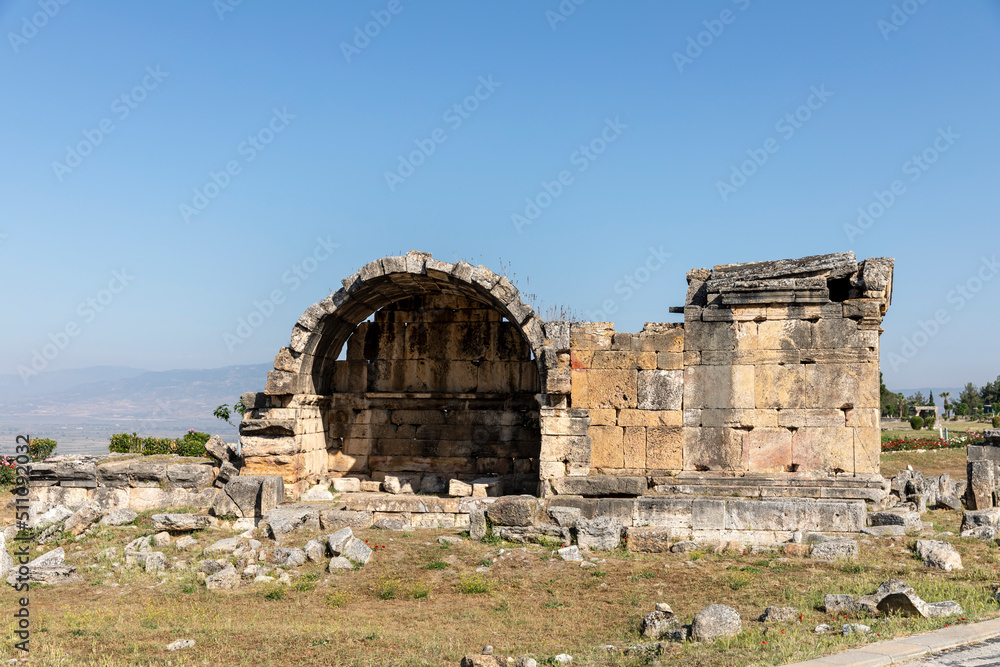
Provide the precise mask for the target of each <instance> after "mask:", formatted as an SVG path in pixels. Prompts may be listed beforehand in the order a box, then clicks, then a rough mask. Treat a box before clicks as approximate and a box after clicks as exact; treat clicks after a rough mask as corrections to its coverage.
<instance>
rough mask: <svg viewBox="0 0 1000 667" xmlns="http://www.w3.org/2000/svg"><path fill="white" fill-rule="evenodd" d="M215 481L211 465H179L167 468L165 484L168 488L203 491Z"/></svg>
mask: <svg viewBox="0 0 1000 667" xmlns="http://www.w3.org/2000/svg"><path fill="white" fill-rule="evenodd" d="M214 481H215V469H214V467H213V466H212V464H211V463H181V464H176V465H172V466H167V482H168V483H169V484H170V486H173V487H179V488H185V489H204V488H206V487H209V486H212V482H214Z"/></svg>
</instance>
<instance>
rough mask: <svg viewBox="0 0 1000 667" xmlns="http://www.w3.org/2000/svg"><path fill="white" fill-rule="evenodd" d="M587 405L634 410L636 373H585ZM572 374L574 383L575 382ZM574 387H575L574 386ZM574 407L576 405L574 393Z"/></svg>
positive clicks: (628, 371) (633, 371)
mask: <svg viewBox="0 0 1000 667" xmlns="http://www.w3.org/2000/svg"><path fill="white" fill-rule="evenodd" d="M586 373H587V379H586V387H587V389H586V396H587V398H586V401H587V405H583V406H579V407H592V408H619V409H620V408H634V407H636V405H637V393H638V388H637V371H635V370H590V371H586ZM576 375H577V373H574V382H576ZM574 386H575V385H574ZM573 404H574V405H576V400H575V391H574V402H573Z"/></svg>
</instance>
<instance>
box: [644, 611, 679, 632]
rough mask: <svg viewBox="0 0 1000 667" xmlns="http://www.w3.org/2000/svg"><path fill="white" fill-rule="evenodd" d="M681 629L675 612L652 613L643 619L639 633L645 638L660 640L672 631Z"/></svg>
mask: <svg viewBox="0 0 1000 667" xmlns="http://www.w3.org/2000/svg"><path fill="white" fill-rule="evenodd" d="M679 627H680V621H679V620H677V616H676V615H675V614H674V612H673V611H651V612H649V613H648V614H646V615H645V616H643V617H642V625H641V626H640V628H639V632H640V634H641V635H642V636H643V637H649V638H650V639H660V638H661V637H663V636H664V635H665V634H667V632H668V631H670V630H675V629H677V628H679Z"/></svg>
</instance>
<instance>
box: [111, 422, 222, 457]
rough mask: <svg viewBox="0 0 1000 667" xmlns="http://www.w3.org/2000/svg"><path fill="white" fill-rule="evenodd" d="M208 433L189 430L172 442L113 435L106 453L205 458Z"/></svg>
mask: <svg viewBox="0 0 1000 667" xmlns="http://www.w3.org/2000/svg"><path fill="white" fill-rule="evenodd" d="M210 437H211V436H209V434H208V433H202V432H200V431H195V430H194V429H191V430H190V431H188V432H187V433H185V434H184V435H183V436H182V437H180V438H177V439H176V440H172V439H170V438H140V437H139V435H138V434H137V433H115V434H114V435H112V436H111V441H110V443H109V444H108V451H110V452H115V453H118V454H142V455H143V456H154V455H156V454H179V455H181V456H198V457H201V456H206V455H207V453H208V452H207V451H206V450H205V443H206V442H208V439H209V438H210Z"/></svg>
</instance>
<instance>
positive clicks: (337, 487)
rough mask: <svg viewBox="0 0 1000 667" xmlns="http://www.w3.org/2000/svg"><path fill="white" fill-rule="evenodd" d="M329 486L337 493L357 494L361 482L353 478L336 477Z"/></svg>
mask: <svg viewBox="0 0 1000 667" xmlns="http://www.w3.org/2000/svg"><path fill="white" fill-rule="evenodd" d="M331 486H333V490H334V491H336V492H337V493H359V492H360V491H361V480H360V479H357V478H354V477H338V478H336V479H334V480H333V481H332V482H331Z"/></svg>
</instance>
